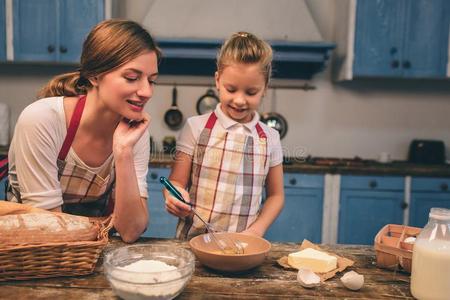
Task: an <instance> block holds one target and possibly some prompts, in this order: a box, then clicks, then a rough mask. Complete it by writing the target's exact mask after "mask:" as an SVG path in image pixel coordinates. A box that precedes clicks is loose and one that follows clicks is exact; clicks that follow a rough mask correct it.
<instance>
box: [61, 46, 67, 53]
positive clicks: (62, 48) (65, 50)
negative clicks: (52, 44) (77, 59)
mask: <svg viewBox="0 0 450 300" xmlns="http://www.w3.org/2000/svg"><path fill="white" fill-rule="evenodd" d="M59 52H61V53H66V52H67V48H66V47H64V46H61V47H59Z"/></svg>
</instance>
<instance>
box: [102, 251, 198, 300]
mask: <svg viewBox="0 0 450 300" xmlns="http://www.w3.org/2000/svg"><path fill="white" fill-rule="evenodd" d="M142 260H151V261H159V262H164V263H165V264H167V265H170V266H174V267H176V269H174V270H168V271H160V270H157V267H154V268H153V269H152V267H147V266H145V267H141V268H139V270H138V268H133V270H130V268H127V266H129V265H130V264H132V263H135V262H138V261H141V262H142ZM153 263H154V262H153ZM103 266H104V269H105V274H106V278H107V280H108V282H109V284H110V285H111V287H112V289H113V290H114V292H115V293H116V294H117V295H118V296H119V297H121V298H122V299H126V300H127V299H138V300H140V299H173V298H175V297H176V296H177V295H179V294H180V293H181V291H182V290H183V289H184V287H185V286H186V284H187V283H188V282H189V280H190V279H191V276H192V273H193V272H194V267H195V257H194V255H193V254H192V252H191V251H189V250H187V249H183V248H179V247H174V246H164V245H151V244H144V245H131V246H124V247H121V248H118V249H115V250H112V251H111V252H109V253H107V254H106V256H105V259H104V264H103Z"/></svg>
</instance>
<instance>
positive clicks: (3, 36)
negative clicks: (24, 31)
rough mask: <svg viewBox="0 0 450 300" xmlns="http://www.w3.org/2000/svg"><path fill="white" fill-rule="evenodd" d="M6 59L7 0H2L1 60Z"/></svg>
mask: <svg viewBox="0 0 450 300" xmlns="http://www.w3.org/2000/svg"><path fill="white" fill-rule="evenodd" d="M2 60H6V17H5V0H0V61H2Z"/></svg>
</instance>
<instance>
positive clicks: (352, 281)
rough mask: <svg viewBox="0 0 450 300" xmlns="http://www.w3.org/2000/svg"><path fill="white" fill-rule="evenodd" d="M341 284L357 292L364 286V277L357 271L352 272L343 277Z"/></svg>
mask: <svg viewBox="0 0 450 300" xmlns="http://www.w3.org/2000/svg"><path fill="white" fill-rule="evenodd" d="M341 282H342V284H343V285H344V286H345V287H346V288H348V289H350V290H352V291H357V290H359V289H360V288H362V286H363V285H364V275H361V274H358V273H356V272H355V271H350V272H347V273H345V274H344V276H342V277H341Z"/></svg>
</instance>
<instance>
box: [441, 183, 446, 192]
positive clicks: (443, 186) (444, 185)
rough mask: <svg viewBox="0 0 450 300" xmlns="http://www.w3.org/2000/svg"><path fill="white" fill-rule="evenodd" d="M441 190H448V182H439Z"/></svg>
mask: <svg viewBox="0 0 450 300" xmlns="http://www.w3.org/2000/svg"><path fill="white" fill-rule="evenodd" d="M441 191H444V192H446V191H448V184H446V183H443V184H441Z"/></svg>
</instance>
